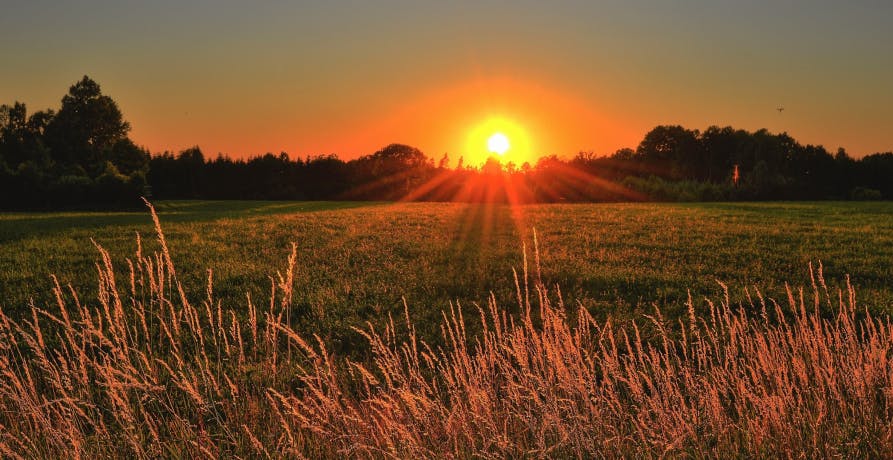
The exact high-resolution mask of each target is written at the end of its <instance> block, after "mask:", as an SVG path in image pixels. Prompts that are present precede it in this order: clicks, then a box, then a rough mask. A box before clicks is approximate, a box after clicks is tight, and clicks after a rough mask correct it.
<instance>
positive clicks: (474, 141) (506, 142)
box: [463, 115, 536, 167]
mask: <svg viewBox="0 0 893 460" xmlns="http://www.w3.org/2000/svg"><path fill="white" fill-rule="evenodd" d="M535 151H536V148H535V146H534V145H533V143H532V139H531V136H530V135H529V133H528V131H527V130H526V129H525V128H524V127H522V124H521V123H519V122H518V121H516V120H515V119H513V118H508V117H504V116H500V115H491V116H489V117H486V118H484V119H482V120H481V121H479V122H478V123H476V124H474V125H473V126H472V128H471V130H470V131H469V132H468V135H467V138H466V142H465V150H464V152H463V156H464V157H465V164H468V165H472V166H475V167H478V166H480V165H482V164H484V162H486V161H487V158H489V157H491V156H494V155H495V156H498V157H499V158H500V161H503V162H511V163H514V164H515V165H516V166H520V165H521V164H523V163H524V162H533V161H535V160H536V158H535V155H534V152H535Z"/></svg>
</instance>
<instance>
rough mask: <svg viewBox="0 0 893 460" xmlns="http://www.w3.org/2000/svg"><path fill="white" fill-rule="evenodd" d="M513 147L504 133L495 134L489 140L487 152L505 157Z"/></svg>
mask: <svg viewBox="0 0 893 460" xmlns="http://www.w3.org/2000/svg"><path fill="white" fill-rule="evenodd" d="M510 147H511V144H510V143H509V138H508V137H506V136H505V134H502V133H494V134H493V135H492V136H490V138H489V139H487V150H489V151H490V152H493V153H495V154H498V155H504V154H505V152H507V151H508V149H509V148H510Z"/></svg>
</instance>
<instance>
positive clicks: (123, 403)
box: [0, 202, 893, 457]
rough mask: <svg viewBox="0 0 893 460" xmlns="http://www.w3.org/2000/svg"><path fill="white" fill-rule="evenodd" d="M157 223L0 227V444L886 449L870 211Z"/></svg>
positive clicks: (489, 451)
mask: <svg viewBox="0 0 893 460" xmlns="http://www.w3.org/2000/svg"><path fill="white" fill-rule="evenodd" d="M157 209H158V211H159V212H158V218H159V219H160V222H161V228H162V229H163V231H164V235H165V241H166V246H167V249H168V250H169V252H167V251H165V249H164V248H163V247H162V246H161V245H160V243H159V240H158V239H157V237H156V228H155V226H154V224H153V220H152V216H151V215H150V214H149V213H148V212H133V213H53V214H4V215H2V216H0V299H2V300H0V306H2V315H0V365H2V366H0V367H2V368H3V369H4V372H5V373H4V374H3V377H2V378H0V409H2V410H0V414H6V415H0V431H3V430H5V431H6V433H7V434H6V435H3V436H0V451H2V452H4V455H13V454H20V455H23V456H25V457H30V456H48V457H52V456H55V455H58V454H59V453H61V452H67V451H69V450H75V451H77V452H79V453H81V454H89V453H96V454H106V455H108V454H117V455H121V454H123V453H124V452H132V453H135V454H137V455H141V456H158V455H171V456H183V455H186V456H219V455H226V456H229V455H237V456H257V455H263V454H269V455H272V456H278V455H309V456H311V457H313V456H333V457H335V456H340V455H344V454H351V455H358V456H373V457H378V456H385V457H387V456H397V457H419V456H421V457H431V456H436V457H440V456H456V457H467V456H485V457H486V456H494V457H504V456H551V455H557V456H579V455H582V456H591V455H602V456H608V457H613V456H618V455H621V456H627V455H633V456H655V455H661V454H666V453H670V454H673V455H694V456H717V455H718V456H729V455H743V456H754V455H756V456H770V457H771V456H790V455H794V456H797V455H799V454H798V453H804V452H805V453H811V454H812V455H807V456H815V455H822V456H825V455H827V456H834V455H843V456H847V455H857V456H861V455H886V454H889V453H891V452H893V431H891V429H890V425H889V423H885V422H884V420H887V421H889V417H890V414H891V413H893V412H891V411H893V384H891V382H893V367H891V364H890V361H889V360H890V357H891V356H893V349H891V347H893V345H891V336H893V327H891V325H890V323H889V320H887V319H886V318H887V315H888V314H889V313H890V312H893V288H891V287H890V286H889V281H888V280H890V279H891V275H893V205H891V204H890V203H763V204H740V203H739V204H586V205H576V204H566V205H542V206H526V207H521V208H510V207H505V206H491V205H466V204H432V203H399V204H391V203H281V202H228V203H221V202H162V203H158V204H157ZM137 234H139V235H141V237H140V238H139V243H138V238H137ZM91 239H92V240H93V241H95V243H96V244H97V245H99V246H101V247H102V248H104V250H107V251H108V252H107V255H108V258H106V257H105V256H104V255H105V254H106V253H105V252H103V251H104V250H102V249H100V248H98V247H96V246H94V244H92V243H91ZM292 243H295V245H296V246H295V250H294V251H295V252H294V259H292V260H293V262H294V265H293V269H290V268H289V267H290V266H292V265H290V263H289V256H290V255H291V254H292ZM153 254H154V255H153ZM168 254H169V255H168ZM525 256H526V257H525ZM820 263H821V267H822V268H821V271H820V270H819V264H820ZM810 264H812V267H813V275H811V273H810ZM174 267H176V268H175V269H174ZM513 269H515V270H516V271H517V274H518V275H517V276H518V278H519V280H518V281H517V284H516V278H515V275H514V273H513ZM174 270H175V271H174ZM208 270H210V273H209V271H208ZM525 270H526V271H527V272H529V273H528V275H527V276H525ZM50 274H56V275H57V276H58V280H59V282H60V284H61V285H62V286H63V288H62V289H60V290H58V291H57V292H54V289H53V285H54V284H53V280H52V278H51V277H50ZM209 275H210V278H211V279H212V280H213V288H209V283H208V280H209ZM847 275H849V276H850V282H851V284H852V286H853V290H851V289H850V288H849V287H848V284H847V278H846V276H847ZM289 280H292V281H289ZM814 280H815V282H814ZM717 281H720V282H721V283H724V284H725V285H727V286H728V289H729V292H728V298H726V293H725V292H724V287H723V284H721V283H718V282H717ZM177 283H182V288H183V292H182V294H181V293H180V292H178V289H177ZM785 283H790V285H791V286H792V291H791V294H792V295H790V296H789V295H788V292H787V291H786V287H785ZM826 283H827V284H826ZM68 284H70V285H71V286H72V288H73V289H74V290H75V291H76V292H77V293H78V294H79V295H78V297H79V299H77V300H76V299H75V298H74V296H73V294H72V293H71V292H70V291H69V289H68V288H66V287H65V286H66V285H68ZM113 285H114V286H115V288H114V289H112V286H113ZM755 286H756V288H755ZM800 286H804V287H805V291H802V292H801V291H798V289H799V287H800ZM745 289H747V290H745ZM491 293H492V297H490V295H491ZM689 293H690V294H691V298H692V299H693V300H692V301H691V302H690V303H689V302H688V298H689ZM271 294H272V295H273V296H274V298H273V299H272V300H271V298H270V297H271ZM57 295H58V296H59V297H60V298H61V300H57ZM119 296H120V297H119ZM763 296H765V298H766V299H778V304H776V303H774V302H773V301H772V300H767V301H766V302H763V301H761V300H760V299H762V298H763ZM249 298H250V300H249ZM527 299H529V300H527ZM708 299H709V300H708ZM748 299H750V300H748ZM804 299H805V300H804ZM404 300H405V303H404ZM32 302H33V304H34V305H35V306H36V307H37V309H32V308H31V307H30V305H29V304H30V303H32ZM60 302H61V305H60ZM404 305H405V306H404ZM458 305H461V306H462V307H461V308H459V307H458ZM739 306H740V307H741V308H743V310H739ZM478 307H480V308H478ZM442 312H445V313H442ZM463 315H464V317H463ZM505 315H508V316H505ZM69 317H71V318H74V319H73V320H72V319H69ZM872 317H874V318H879V319H871V318H872ZM78 318H79V319H78ZM147 318H148V319H147ZM507 318H508V319H507ZM819 318H823V320H822V321H819ZM367 322H368V323H367ZM395 324H396V325H395ZM640 333H641V335H640ZM640 337H641V338H640ZM425 344H429V345H430V347H431V348H427V347H428V345H425ZM51 350H55V351H51ZM23 357H28V358H23ZM344 358H350V359H352V360H353V361H343V359H344ZM78 363H81V364H78ZM83 363H88V364H83ZM79 366H80V367H79ZM35 380H36V383H35ZM15 407H20V408H23V409H21V412H18V411H13V409H12V408H15ZM13 412H16V413H20V414H23V415H21V417H22V419H21V420H19V419H18V418H17V417H11V416H8V415H10V414H12V413H13ZM556 417H557V418H556ZM431 433H442V435H437V436H433V437H432V436H430V435H431Z"/></svg>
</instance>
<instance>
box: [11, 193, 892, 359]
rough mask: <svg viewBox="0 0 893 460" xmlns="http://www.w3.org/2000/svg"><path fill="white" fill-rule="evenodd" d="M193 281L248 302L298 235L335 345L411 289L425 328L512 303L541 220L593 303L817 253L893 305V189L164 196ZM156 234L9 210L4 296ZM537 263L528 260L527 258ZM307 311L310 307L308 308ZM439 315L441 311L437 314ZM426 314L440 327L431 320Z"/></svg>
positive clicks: (301, 305)
mask: <svg viewBox="0 0 893 460" xmlns="http://www.w3.org/2000/svg"><path fill="white" fill-rule="evenodd" d="M157 208H158V211H159V216H160V219H161V223H162V226H163V228H164V230H165V233H166V234H167V239H168V244H169V246H170V248H171V251H172V253H173V259H174V262H175V264H176V266H177V267H178V270H179V273H180V275H181V279H182V280H183V281H184V284H185V286H186V288H187V290H192V291H193V292H199V293H200V292H202V291H203V289H204V285H205V283H206V281H207V276H208V273H207V270H208V269H210V270H212V271H213V277H214V287H215V292H216V294H217V296H218V297H219V298H220V299H222V301H223V302H224V306H225V307H232V308H235V309H239V308H240V306H241V305H242V304H243V303H244V299H245V294H246V293H250V294H251V295H252V298H253V299H258V300H259V299H264V298H266V297H268V292H269V290H270V277H271V276H274V275H275V273H276V271H277V270H281V269H282V267H283V266H284V264H285V260H286V257H287V255H288V253H289V251H290V245H291V243H292V242H294V243H296V244H297V248H298V259H297V270H298V272H297V277H296V279H297V286H296V291H295V305H296V306H295V311H296V316H297V318H298V319H302V320H303V321H305V322H307V323H309V324H313V326H314V327H315V328H318V329H321V330H322V331H323V332H324V335H325V336H326V338H327V339H328V340H330V341H331V342H333V344H334V345H333V346H334V347H335V349H336V350H338V351H342V352H343V351H349V349H350V348H351V347H353V346H354V345H356V344H357V343H359V342H360V341H361V340H362V338H361V337H360V336H359V335H357V334H355V333H353V332H352V331H351V330H350V329H349V326H361V325H363V323H364V322H365V321H367V320H372V321H378V320H381V319H382V318H383V317H384V314H385V313H387V312H391V313H395V312H401V311H402V308H403V307H402V300H401V299H402V298H406V301H407V303H408V304H409V306H410V308H411V309H412V311H413V313H414V315H415V317H416V318H418V319H419V321H420V324H421V325H422V326H421V327H423V328H424V329H426V330H425V331H423V332H424V333H425V335H426V336H430V335H431V334H429V332H431V333H434V332H437V328H436V324H438V323H439V319H440V311H441V310H443V309H447V308H448V307H449V302H450V301H454V302H455V301H459V302H460V303H462V304H464V305H468V306H470V305H471V303H472V302H478V303H485V302H486V300H487V296H488V294H489V293H490V292H493V293H494V294H495V295H496V298H497V299H498V300H499V301H500V303H501V304H502V305H508V304H513V303H515V302H514V301H513V300H514V282H513V281H512V276H513V275H512V269H513V268H516V269H518V270H519V271H520V270H521V269H522V264H523V262H522V257H523V256H522V254H523V253H522V244H526V245H527V247H528V254H529V255H531V265H533V260H532V253H533V249H532V245H533V229H535V230H536V232H537V235H538V244H539V253H540V257H541V262H540V265H541V267H542V280H543V282H544V284H546V285H547V286H552V285H555V284H557V285H559V286H560V288H561V290H562V294H563V295H564V297H565V300H566V301H567V302H568V303H569V304H571V305H574V304H575V302H577V301H579V302H581V303H582V304H583V305H584V306H586V307H587V308H588V309H589V310H590V311H591V312H592V313H593V314H594V315H595V316H596V317H597V318H602V319H603V318H605V317H607V316H608V315H614V316H617V317H637V316H641V313H648V312H651V311H652V309H653V305H654V304H657V305H659V306H660V307H661V308H663V309H664V310H665V311H666V312H667V314H668V315H670V316H671V317H675V316H678V314H679V312H681V311H683V309H684V307H683V306H682V304H683V303H684V301H685V299H686V297H687V292H688V291H689V290H690V291H691V293H692V296H693V297H694V298H695V299H700V298H703V297H705V296H714V295H716V294H717V293H719V292H720V289H721V288H720V286H719V285H718V284H717V283H716V280H720V281H723V282H725V283H727V284H728V285H729V286H730V288H731V289H732V297H733V299H741V298H743V288H745V287H753V286H754V285H757V286H759V287H760V288H761V289H762V290H763V291H764V292H766V293H767V295H770V296H774V297H777V298H781V297H784V296H785V294H784V283H785V282H787V283H791V284H792V285H795V286H803V285H808V284H809V263H810V262H812V263H813V264H815V265H817V264H818V262H819V261H821V262H822V263H823V265H824V274H825V277H826V278H827V279H828V280H829V282H832V283H838V284H842V283H843V282H844V281H845V275H847V274H849V275H850V276H851V277H852V282H853V284H854V285H855V286H856V287H857V288H858V290H859V301H860V303H861V304H862V305H865V306H868V307H870V308H872V309H873V310H874V311H876V312H891V311H893V288H891V287H890V285H889V280H891V279H893V204H890V203H761V204H741V203H736V204H579V205H577V204H568V205H538V206H526V207H522V208H518V209H511V208H508V207H505V206H489V205H466V204H446V203H407V204H379V203H324V202H312V203H289V202H162V203H159V204H158V205H157ZM137 233H139V234H141V235H142V237H143V244H144V245H145V246H146V251H150V250H152V249H155V248H157V245H156V243H155V238H154V235H153V230H152V220H151V218H150V216H149V214H148V212H134V213H51V214H4V215H0V299H2V300H0V305H2V307H3V308H4V310H5V311H7V312H12V314H13V316H15V312H17V311H27V308H26V307H27V304H28V302H29V299H32V298H33V299H34V301H35V303H36V304H37V305H39V306H43V305H45V304H46V303H47V302H48V301H51V300H52V295H51V292H50V289H49V287H50V286H51V283H50V278H49V275H50V274H56V275H57V276H58V277H59V280H60V282H61V283H62V284H63V285H65V284H69V283H70V284H72V285H73V286H74V287H75V288H76V289H77V290H78V292H79V293H81V297H82V298H84V299H88V300H89V299H95V292H96V275H95V271H96V267H95V264H96V262H97V261H98V255H97V251H96V248H95V247H94V246H93V244H91V242H90V240H91V238H92V239H93V240H94V241H95V242H96V243H97V244H99V245H101V246H103V247H104V248H106V249H107V250H108V251H109V252H110V254H111V256H112V258H113V259H114V260H116V261H118V262H120V263H118V264H117V266H118V268H119V276H122V277H123V276H124V273H125V272H124V269H125V268H126V264H125V263H124V259H125V258H126V257H130V258H133V256H134V253H135V251H136V238H135V237H136V234H137ZM531 270H533V268H531ZM299 324H300V323H299ZM429 326H430V327H429ZM429 329H430V331H429Z"/></svg>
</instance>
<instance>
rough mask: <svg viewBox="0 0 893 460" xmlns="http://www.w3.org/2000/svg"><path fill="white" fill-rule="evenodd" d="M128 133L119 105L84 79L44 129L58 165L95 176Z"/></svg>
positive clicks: (65, 99)
mask: <svg viewBox="0 0 893 460" xmlns="http://www.w3.org/2000/svg"><path fill="white" fill-rule="evenodd" d="M129 131H130V124H129V123H127V122H126V121H124V117H123V115H122V114H121V110H120V109H119V108H118V104H117V103H115V101H114V100H112V98H110V97H108V96H105V95H103V94H102V91H101V90H100V87H99V84H98V83H96V82H95V81H93V80H91V79H90V77H87V76H84V78H83V79H81V81H79V82H77V83H75V84H74V85H72V86H71V88H70V89H69V90H68V94H66V95H65V97H63V98H62V108H61V109H59V112H58V113H57V114H56V116H55V117H53V119H52V121H50V123H49V124H48V126H47V128H46V141H47V144H48V146H49V148H50V150H51V152H52V155H53V159H54V160H55V161H56V162H57V163H59V164H61V165H66V166H69V165H70V166H80V167H81V168H83V169H84V170H85V171H86V172H87V173H88V174H90V175H94V174H96V173H97V172H100V171H101V170H102V169H103V167H104V164H105V160H108V159H109V157H110V156H111V151H112V148H113V147H114V146H115V144H117V143H118V142H120V141H122V140H124V139H126V138H127V133H128V132H129Z"/></svg>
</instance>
